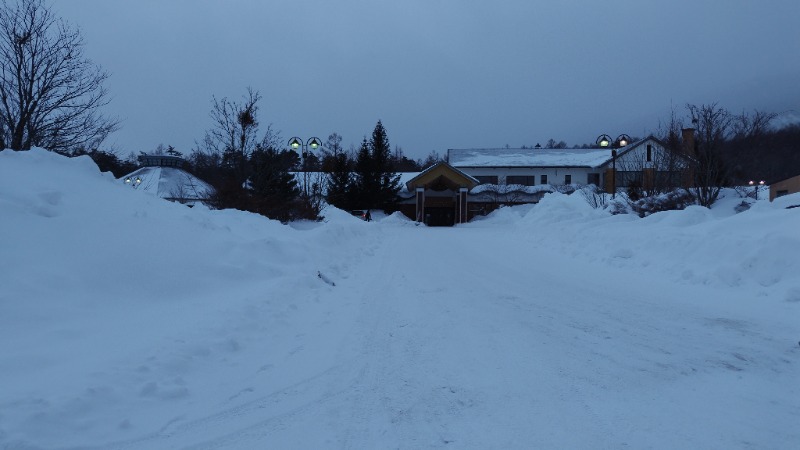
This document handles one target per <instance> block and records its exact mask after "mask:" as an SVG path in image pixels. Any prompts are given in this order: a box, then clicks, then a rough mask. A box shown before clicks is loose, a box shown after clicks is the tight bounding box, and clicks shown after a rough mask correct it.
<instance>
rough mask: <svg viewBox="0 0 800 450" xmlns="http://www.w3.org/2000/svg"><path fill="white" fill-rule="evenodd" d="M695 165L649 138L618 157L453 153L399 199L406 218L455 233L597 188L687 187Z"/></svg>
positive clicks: (566, 152) (533, 151)
mask: <svg viewBox="0 0 800 450" xmlns="http://www.w3.org/2000/svg"><path fill="white" fill-rule="evenodd" d="M688 167H689V160H688V159H687V158H686V157H685V156H684V155H682V154H676V153H674V152H671V151H669V150H668V149H667V148H666V147H665V146H664V145H663V144H662V143H661V142H660V141H659V140H658V139H656V138H654V137H652V136H651V137H648V138H646V139H642V140H639V141H637V142H633V143H631V144H629V145H626V146H624V147H620V148H616V149H613V150H612V149H608V148H599V149H598V148H590V149H579V148H572V149H543V148H521V149H507V148H503V149H450V150H448V151H447V160H446V162H442V163H439V164H436V165H434V166H433V167H431V168H429V169H427V170H425V171H423V172H421V173H420V174H419V175H417V176H415V177H414V178H412V179H411V180H409V181H408V182H406V184H405V186H404V189H403V190H402V191H401V192H400V198H401V200H400V210H401V211H402V212H403V213H404V214H405V215H406V216H408V217H409V218H411V219H413V220H416V221H419V222H424V223H426V224H428V225H445V226H446V225H455V224H459V223H464V222H468V221H469V220H471V219H472V218H473V217H475V216H476V215H483V214H487V213H489V212H491V211H493V210H494V209H497V208H498V207H500V206H502V205H515V204H524V203H536V202H538V201H539V200H540V199H541V198H542V196H544V194H546V193H548V192H554V191H563V192H572V191H574V190H575V189H576V188H577V187H578V186H579V185H586V184H594V185H596V186H598V187H599V188H602V189H604V190H605V191H606V192H612V191H614V186H616V188H617V189H620V188H628V187H631V186H636V187H639V188H643V189H646V190H653V189H655V188H657V187H659V186H664V187H669V188H673V187H676V186H687V185H688V182H689V177H688V174H687V168H688Z"/></svg>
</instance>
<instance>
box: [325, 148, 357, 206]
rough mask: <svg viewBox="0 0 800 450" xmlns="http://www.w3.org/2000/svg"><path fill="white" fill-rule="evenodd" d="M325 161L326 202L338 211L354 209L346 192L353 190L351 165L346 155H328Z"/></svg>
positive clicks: (343, 153) (342, 153)
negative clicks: (326, 178)
mask: <svg viewBox="0 0 800 450" xmlns="http://www.w3.org/2000/svg"><path fill="white" fill-rule="evenodd" d="M326 161H327V164H326V166H327V167H328V168H327V172H326V173H327V177H328V180H327V181H328V192H327V195H326V200H327V201H328V203H330V204H331V205H333V206H335V207H337V208H339V209H344V210H348V209H352V208H355V206H354V205H353V204H351V199H350V197H349V196H348V192H349V191H350V190H351V189H352V188H353V176H352V174H351V167H352V163H351V161H350V158H348V156H347V153H345V152H341V153H336V154H335V155H330V157H329V158H327V159H326Z"/></svg>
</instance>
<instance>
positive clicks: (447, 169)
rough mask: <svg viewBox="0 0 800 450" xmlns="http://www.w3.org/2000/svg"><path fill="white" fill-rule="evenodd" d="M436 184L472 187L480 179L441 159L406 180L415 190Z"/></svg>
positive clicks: (408, 187)
mask: <svg viewBox="0 0 800 450" xmlns="http://www.w3.org/2000/svg"><path fill="white" fill-rule="evenodd" d="M435 184H444V185H446V186H447V187H449V188H451V189H455V188H461V187H465V188H467V189H472V188H474V187H475V186H477V185H479V184H480V181H478V180H477V179H475V178H474V177H472V176H470V175H467V174H466V173H464V172H462V171H460V170H458V169H456V168H455V167H453V166H452V165H450V164H448V163H446V162H444V161H441V162H438V163H436V164H434V165H432V166H431V167H428V168H427V169H425V170H423V171H422V172H420V173H419V175H417V176H415V177H414V178H412V179H410V180H408V181H407V182H406V188H407V189H408V190H409V192H413V191H414V190H415V189H416V188H418V187H430V186H432V185H435Z"/></svg>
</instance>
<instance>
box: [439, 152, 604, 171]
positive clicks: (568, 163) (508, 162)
mask: <svg viewBox="0 0 800 450" xmlns="http://www.w3.org/2000/svg"><path fill="white" fill-rule="evenodd" d="M447 157H448V161H449V162H450V164H451V165H453V166H455V167H599V166H601V165H603V164H604V163H605V162H606V161H608V160H609V159H610V158H611V152H610V151H609V150H608V149H596V148H592V149H583V148H564V149H556V148H472V149H449V150H447Z"/></svg>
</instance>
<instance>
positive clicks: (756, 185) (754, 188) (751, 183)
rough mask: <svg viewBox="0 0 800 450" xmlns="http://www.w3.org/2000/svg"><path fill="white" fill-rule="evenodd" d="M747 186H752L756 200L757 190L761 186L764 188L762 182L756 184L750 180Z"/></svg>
mask: <svg viewBox="0 0 800 450" xmlns="http://www.w3.org/2000/svg"><path fill="white" fill-rule="evenodd" d="M749 184H750V186H753V191H754V192H755V194H756V200H758V190H759V189H760V188H761V186H764V180H761V181H759V182H758V184H756V182H755V181H753V180H750V183H749Z"/></svg>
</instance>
